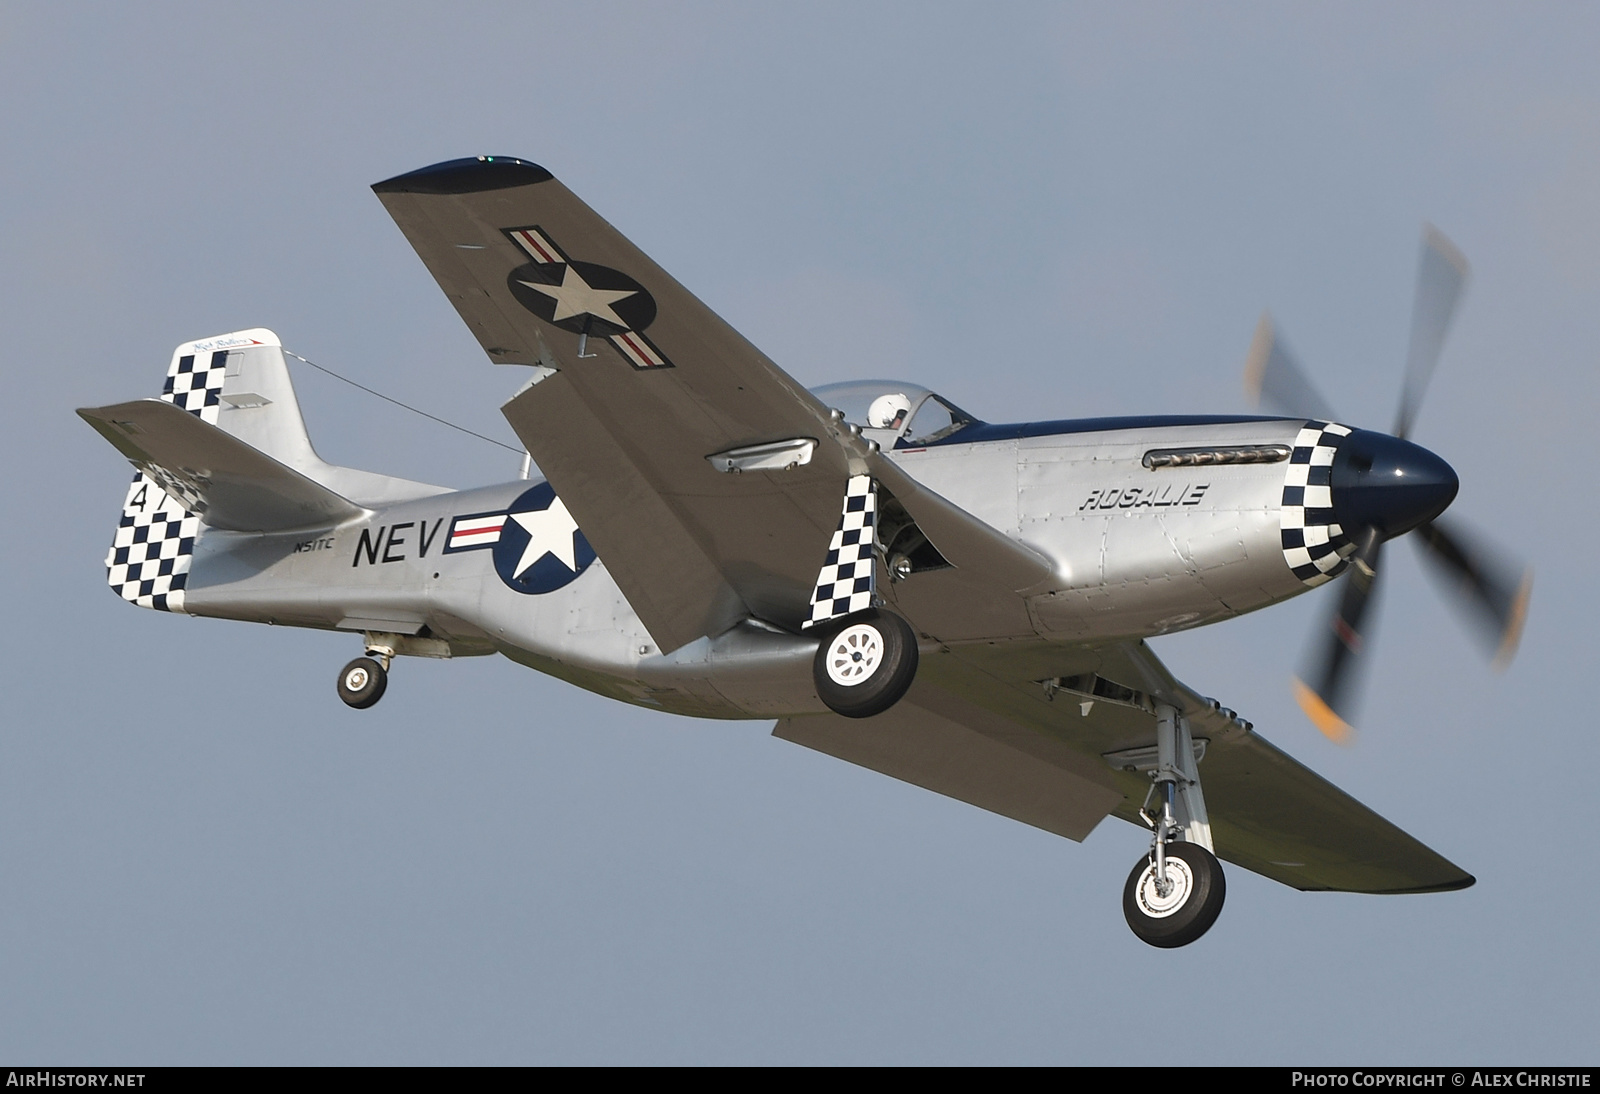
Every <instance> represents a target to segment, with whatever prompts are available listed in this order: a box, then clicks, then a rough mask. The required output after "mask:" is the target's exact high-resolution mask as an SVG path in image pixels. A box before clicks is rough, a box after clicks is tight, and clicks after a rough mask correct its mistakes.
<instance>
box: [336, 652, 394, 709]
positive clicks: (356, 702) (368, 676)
mask: <svg viewBox="0 0 1600 1094" xmlns="http://www.w3.org/2000/svg"><path fill="white" fill-rule="evenodd" d="M367 652H368V653H372V654H376V656H377V659H376V660H374V659H373V658H372V657H357V658H356V659H355V660H354V661H352V662H350V663H349V664H348V665H346V666H345V667H344V668H342V669H340V670H339V685H338V687H339V698H341V699H343V700H344V701H345V705H347V706H352V707H355V708H356V709H357V710H365V709H367V708H368V707H370V706H372V705H373V704H374V703H376V702H377V701H378V700H379V699H382V698H383V693H384V690H385V689H386V688H388V686H389V669H388V661H389V658H388V657H387V656H386V655H385V654H384V653H383V652H382V651H380V650H368V651H367Z"/></svg>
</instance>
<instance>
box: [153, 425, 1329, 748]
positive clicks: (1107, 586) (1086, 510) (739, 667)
mask: <svg viewBox="0 0 1600 1094" xmlns="http://www.w3.org/2000/svg"><path fill="white" fill-rule="evenodd" d="M1106 424H1107V425H1109V426H1112V427H1111V428H1088V429H1081V430H1080V429H1076V428H1075V429H1072V430H1070V431H1057V432H1046V433H1044V434H1043V435H1036V436H1027V435H1016V436H1009V437H1008V436H1005V435H1004V433H1005V432H1006V430H1005V427H985V430H984V431H985V433H987V434H988V436H986V437H984V438H983V439H978V440H975V441H971V442H964V443H949V442H946V443H942V444H937V445H934V446H932V447H928V448H921V449H904V448H902V449H899V450H892V451H891V455H892V458H893V459H894V460H895V462H896V463H897V464H898V465H899V466H900V467H902V468H903V469H904V470H905V471H906V472H907V473H909V474H910V475H911V476H913V477H914V478H915V479H917V480H918V481H919V482H921V483H922V484H924V485H925V486H927V487H928V488H930V489H932V490H934V491H936V492H937V493H939V494H941V495H942V496H944V497H945V498H946V499H948V500H949V501H951V502H953V503H955V504H956V505H958V506H960V507H961V508H963V509H965V510H966V511H968V512H969V513H971V514H973V515H975V516H977V517H979V518H980V519H982V520H983V521H985V522H986V523H988V524H989V525H991V526H992V527H994V528H996V529H998V530H1000V531H1001V532H1003V533H1005V534H1006V535H1007V536H1009V537H1012V538H1014V539H1016V540H1018V541H1020V542H1022V543H1024V544H1026V545H1027V546H1028V547H1030V548H1031V549H1033V550H1034V551H1036V552H1038V553H1039V554H1041V555H1043V556H1045V557H1046V558H1048V559H1049V560H1050V562H1051V563H1052V565H1053V568H1054V571H1055V579H1054V581H1053V582H1052V587H1050V588H1048V589H1045V590H1044V591H1041V592H1037V593H1035V594H1034V595H1032V596H1030V597H1029V598H1028V599H1027V602H1026V604H1027V614H1026V617H1025V618H1024V617H1022V616H1020V615H1016V614H1014V615H1012V616H1011V617H1009V620H1010V621H1001V622H997V624H996V625H995V629H996V633H994V634H986V635H984V636H983V641H986V642H1000V641H1003V642H1006V643H1007V644H1008V645H1009V646H1010V647H1011V648H1014V649H1018V650H1019V651H1020V649H1021V648H1023V647H1027V648H1029V649H1031V650H1033V651H1034V652H1035V653H1037V652H1038V651H1039V650H1040V649H1041V648H1048V647H1050V646H1052V645H1058V646H1061V647H1063V648H1066V647H1077V648H1082V647H1083V646H1084V645H1086V644H1097V643H1104V642H1107V641H1113V640H1119V639H1136V638H1144V637H1149V636H1152V635H1159V634H1165V633H1170V632H1173V631H1178V630H1183V629H1187V628H1191V627H1197V626H1201V625H1204V624H1207V623H1214V622H1217V621H1219V620H1222V619H1227V618H1231V617H1233V616H1237V615H1241V614H1243V613H1245V612H1248V611H1253V610H1255V609H1257V608H1262V607H1265V606H1266V605H1268V604H1273V603H1276V602H1278V601H1281V600H1285V599H1288V598H1289V597H1292V596H1294V595H1296V594H1298V593H1300V592H1303V591H1305V590H1306V588H1307V587H1308V586H1307V584H1305V583H1304V582H1302V581H1301V579H1300V578H1298V577H1296V576H1295V574H1294V573H1293V572H1292V571H1291V569H1290V565H1289V563H1288V562H1287V561H1286V559H1285V556H1284V551H1283V545H1282V544H1283V541H1282V534H1281V529H1280V512H1281V508H1282V498H1283V489H1284V482H1285V471H1286V464H1285V463H1284V462H1270V463H1242V464H1218V465H1210V466H1176V467H1172V466H1167V467H1157V468H1154V469H1152V468H1151V467H1149V466H1146V463H1147V461H1146V456H1147V454H1148V453H1150V452H1152V451H1155V450H1174V449H1176V450H1183V449H1206V448H1231V447H1236V446H1252V445H1255V446H1271V445H1281V446H1291V445H1292V444H1293V443H1294V440H1295V437H1296V435H1297V433H1298V432H1299V430H1300V429H1301V427H1302V424H1303V422H1302V421H1301V420H1298V419H1295V420H1248V421H1229V422H1206V423H1203V424H1180V425H1172V424H1165V423H1162V424H1154V425H1152V424H1132V425H1124V424H1122V423H1106ZM1080 425H1096V426H1098V425H1099V423H1080ZM1012 432H1013V433H1019V434H1026V433H1027V429H1026V428H1025V427H1020V428H1015V429H1013V430H1012ZM996 433H999V434H1001V435H1000V436H998V437H996V436H994V434H996ZM775 474H781V472H775ZM530 485H532V483H530V482H528V481H513V482H509V483H504V484H500V485H496V486H488V487H482V488H479V489H475V490H466V491H460V492H454V493H446V494H438V495H435V496H431V497H426V498H422V499H419V500H415V501H408V502H404V503H401V504H396V505H392V506H388V507H385V508H382V509H380V510H378V511H376V512H374V513H373V515H372V516H371V517H369V518H366V519H365V520H361V521H353V522H350V523H348V524H345V525H342V526H340V527H338V528H336V529H334V530H332V531H325V532H321V533H318V534H316V535H309V534H278V535H256V534H245V533H234V532H222V531H217V530H211V531H208V532H207V533H206V534H205V535H204V536H202V537H201V539H200V541H199V543H198V544H197V545H196V548H195V557H194V562H193V566H192V569H191V573H190V578H189V583H188V590H187V594H186V598H185V602H184V610H186V611H187V612H189V613H190V614H194V615H203V616H213V617H222V618H229V619H240V620H249V621H255V622H266V623H273V624H277V625H286V626H300V627H314V628H321V629H344V630H351V631H357V632H366V633H368V634H369V635H370V634H374V633H391V632H392V633H393V634H396V635H401V636H407V637H409V638H411V639H412V641H411V642H410V649H409V650H400V651H399V652H427V651H432V652H433V653H434V655H439V656H443V655H456V656H460V655H468V654H478V653H491V652H499V653H503V654H505V655H506V656H507V657H509V658H511V659H513V660H515V661H518V662H520V663H522V664H525V665H529V666H531V667H534V668H537V669H539V670H541V671H543V672H547V673H549V674H551V675H554V676H557V677H560V678H563V679H566V680H569V681H571V682H573V683H576V684H578V685H579V686H581V687H584V688H587V689H589V690H591V691H595V692H598V693H600V694H604V695H608V696H611V697H612V698H616V699H620V700H622V701H624V702H629V703H635V704H639V705H643V706H649V707H654V708H658V709H664V710H670V711H673V712H676V713H681V714H688V715H695V716H700V717H723V718H750V717H778V716H783V715H791V714H802V713H810V712H821V711H823V710H825V709H826V708H824V707H823V706H822V704H821V702H820V701H819V700H818V699H817V697H816V695H815V693H814V690H813V687H812V683H811V658H812V654H813V651H814V650H815V648H816V645H815V640H814V639H812V638H808V637H806V636H804V635H796V634H790V633H786V632H784V631H782V630H779V629H778V628H775V627H771V626H769V625H767V624H766V623H764V622H763V621H761V620H756V619H752V620H748V621H746V622H745V623H743V624H741V625H739V626H736V627H735V628H733V629H732V630H731V631H729V632H727V633H725V634H722V635H717V636H711V637H706V638H702V639H699V640H697V641H695V642H691V643H689V644H688V645H686V646H684V647H682V648H680V649H677V650H670V651H663V650H659V649H657V648H656V646H655V644H654V643H653V641H652V639H651V637H650V634H649V632H648V631H647V630H646V628H645V627H644V625H643V624H642V623H641V622H640V620H639V618H638V616H637V615H636V614H635V612H634V610H633V609H632V607H631V606H630V605H629V604H628V601H627V599H626V598H625V597H624V596H623V595H622V593H621V592H620V591H619V589H618V587H617V585H616V583H615V582H614V581H613V580H612V578H611V576H610V574H608V573H607V572H606V569H605V565H604V562H603V561H602V560H596V561H595V562H594V563H593V564H592V565H590V566H589V567H588V568H587V569H585V570H583V571H582V572H581V573H580V574H579V576H578V577H577V578H576V579H575V580H572V581H571V582H570V583H569V584H566V585H564V586H562V587H560V588H558V589H555V590H553V591H551V592H547V593H542V594H538V595H528V594H526V593H522V592H518V591H516V590H514V589H512V588H511V587H509V586H508V585H507V584H506V583H505V582H503V581H501V580H500V578H499V576H498V575H497V573H496V571H495V568H494V564H493V561H492V557H491V554H490V552H487V551H481V550H479V551H471V550H467V551H456V552H447V551H446V550H445V546H446V543H447V536H448V534H449V530H450V528H451V526H452V521H453V520H454V519H455V518H457V517H459V516H461V515H463V514H472V513H484V512H493V511H496V510H505V509H506V508H507V507H508V506H509V505H510V504H511V502H512V500H513V499H514V498H516V497H517V496H518V495H520V494H521V493H522V492H524V491H525V490H527V489H528V488H529V487H530ZM824 548H825V544H819V545H818V556H819V561H820V557H821V555H822V554H823V551H824ZM920 580H923V578H922V576H921V575H919V574H916V573H913V574H912V575H910V576H909V577H907V578H906V579H905V580H904V581H903V582H897V583H885V584H884V585H883V587H882V588H883V595H884V596H885V598H886V600H887V601H888V603H889V604H890V605H891V606H894V607H900V608H901V610H902V611H906V604H912V605H914V604H915V597H914V596H907V595H906V594H913V593H914V592H915V584H916V583H917V582H918V581H920ZM902 601H904V603H902ZM907 614H908V615H910V616H911V621H912V623H913V625H915V626H916V627H917V628H918V631H919V633H921V634H923V635H924V636H925V639H926V640H927V641H929V642H932V643H935V644H940V643H944V642H946V641H947V640H946V639H945V638H943V636H941V635H940V634H939V633H938V627H937V621H936V620H923V619H919V618H917V617H916V615H915V612H914V610H912V611H908V612H907ZM964 641H968V642H970V641H972V639H970V638H968V639H964Z"/></svg>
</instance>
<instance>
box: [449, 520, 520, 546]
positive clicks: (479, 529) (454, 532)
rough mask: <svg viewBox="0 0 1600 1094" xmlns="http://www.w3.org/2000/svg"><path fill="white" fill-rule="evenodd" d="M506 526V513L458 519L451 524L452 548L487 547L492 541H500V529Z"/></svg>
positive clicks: (450, 544)
mask: <svg viewBox="0 0 1600 1094" xmlns="http://www.w3.org/2000/svg"><path fill="white" fill-rule="evenodd" d="M505 526H506V515H505V514H504V513H500V514H498V515H496V516H492V517H468V518H467V519H465V520H462V519H459V518H458V519H457V520H456V522H455V523H454V524H452V525H450V543H449V546H450V548H451V550H460V549H461V548H463V547H487V546H488V545H489V544H491V543H499V542H500V529H502V528H504V527H505Z"/></svg>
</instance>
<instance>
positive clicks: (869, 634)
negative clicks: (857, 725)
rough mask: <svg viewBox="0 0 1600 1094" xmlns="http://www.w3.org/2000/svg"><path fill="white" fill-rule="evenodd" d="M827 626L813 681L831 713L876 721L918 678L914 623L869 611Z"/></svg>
mask: <svg viewBox="0 0 1600 1094" xmlns="http://www.w3.org/2000/svg"><path fill="white" fill-rule="evenodd" d="M826 628H827V629H825V630H823V634H822V643H821V645H819V646H818V647H817V655H816V657H814V658H813V659H812V662H811V678H812V682H813V683H815V684H816V687H817V697H818V698H820V699H821V700H822V701H823V702H824V703H826V704H827V706H828V709H829V710H831V711H833V712H834V713H835V714H842V715H844V716H845V717H846V718H870V717H871V716H872V715H874V714H882V713H883V712H884V711H886V710H888V709H889V708H890V707H892V706H894V705H895V703H897V702H899V701H900V697H901V696H902V695H904V694H905V693H906V690H907V689H908V688H910V687H911V681H912V680H913V679H914V678H915V677H916V675H917V636H916V634H915V633H914V632H913V631H912V630H911V625H910V624H909V623H907V622H906V621H905V620H904V619H901V618H900V617H899V616H898V615H895V614H894V613H893V612H886V611H880V610H878V609H877V608H869V609H868V610H867V611H864V612H856V613H855V614H854V615H847V616H845V617H844V618H843V619H839V620H835V621H834V622H832V623H831V624H827V625H826ZM819 629H821V628H819Z"/></svg>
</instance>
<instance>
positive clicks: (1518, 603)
mask: <svg viewBox="0 0 1600 1094" xmlns="http://www.w3.org/2000/svg"><path fill="white" fill-rule="evenodd" d="M1466 280H1467V260H1466V259H1465V258H1464V257H1462V254H1461V252H1460V251H1458V250H1456V248H1455V246H1454V245H1453V244H1452V243H1451V242H1450V241H1449V240H1448V239H1446V238H1445V237H1444V235H1443V233H1441V232H1440V231H1439V230H1438V229H1436V228H1434V227H1432V226H1431V225H1430V226H1427V227H1425V228H1424V229H1423V233H1422V262H1421V265H1420V267H1419V269H1418V271H1417V293H1416V298H1415V300H1414V301H1413V304H1412V311H1411V347H1410V350H1409V352H1408V353H1407V355H1406V371H1405V386H1404V387H1403V388H1402V389H1401V394H1400V407H1399V410H1398V412H1397V413H1396V415H1395V424H1394V433H1393V435H1389V434H1383V433H1375V432H1369V431H1367V430H1363V429H1357V430H1354V431H1352V432H1351V434H1350V435H1349V436H1348V437H1346V438H1344V441H1343V443H1342V444H1341V445H1340V446H1339V449H1338V452H1337V454H1336V455H1335V457H1334V461H1333V465H1332V468H1331V470H1330V472H1329V475H1328V485H1329V495H1330V497H1331V499H1332V507H1333V511H1334V515H1335V517H1336V518H1337V519H1338V522H1339V524H1340V526H1341V527H1342V528H1343V530H1344V534H1345V535H1346V536H1347V537H1348V538H1349V539H1350V540H1351V542H1353V543H1354V544H1355V550H1354V552H1353V554H1352V555H1351V556H1350V567H1349V572H1348V574H1347V575H1346V576H1345V579H1344V587H1343V589H1342V590H1341V594H1340V597H1339V602H1338V604H1337V606H1336V607H1335V609H1334V613H1333V617H1332V619H1331V620H1330V622H1329V626H1328V628H1327V629H1326V630H1325V631H1323V632H1322V634H1321V636H1320V637H1319V638H1316V639H1314V642H1313V651H1312V658H1311V661H1310V669H1309V671H1308V672H1307V673H1306V676H1305V679H1302V680H1296V681H1295V697H1296V698H1297V699H1298V700H1299V701H1300V706H1301V707H1302V708H1303V709H1304V710H1305V712H1306V714H1307V715H1308V716H1309V717H1310V718H1311V720H1312V722H1314V723H1315V724H1316V726H1317V728H1318V729H1320V730H1321V731H1322V732H1323V733H1324V734H1326V735H1327V736H1328V737H1330V738H1332V739H1333V740H1335V741H1339V742H1340V743H1346V742H1348V741H1349V739H1350V737H1351V733H1352V729H1351V724H1350V718H1351V716H1352V715H1351V711H1352V710H1353V708H1354V705H1355V703H1354V700H1355V696H1356V691H1357V685H1356V681H1357V679H1358V675H1359V668H1360V660H1361V654H1362V652H1363V647H1364V641H1363V635H1364V632H1363V630H1362V620H1363V619H1365V618H1366V616H1367V613H1368V609H1369V605H1370V603H1371V601H1372V598H1373V594H1374V591H1375V589H1376V588H1377V585H1378V578H1379V576H1380V574H1381V573H1382V567H1381V561H1382V556H1383V545H1384V544H1385V543H1387V542H1388V541H1389V540H1391V539H1394V538H1396V537H1397V536H1401V535H1404V534H1405V533H1407V532H1410V531H1413V530H1414V531H1416V532H1417V537H1416V542H1417V543H1419V544H1420V545H1421V547H1422V548H1423V552H1422V554H1423V557H1424V558H1425V559H1427V560H1428V561H1429V562H1430V563H1432V564H1434V565H1435V566H1437V567H1438V568H1439V570H1440V571H1441V572H1442V573H1443V574H1444V575H1445V577H1446V578H1447V580H1448V582H1449V585H1450V587H1451V588H1453V589H1454V590H1455V591H1456V594H1457V599H1458V600H1460V601H1461V602H1462V603H1464V604H1465V605H1466V607H1467V609H1468V613H1469V615H1470V616H1471V617H1472V619H1473V622H1474V623H1475V624H1476V625H1477V627H1478V629H1480V630H1481V631H1482V632H1483V633H1484V634H1486V635H1487V636H1488V637H1489V639H1490V640H1491V642H1492V643H1493V644H1494V646H1495V647H1496V653H1495V662H1496V666H1497V667H1503V666H1504V665H1505V664H1506V663H1508V662H1509V661H1510V659H1511V657H1512V656H1513V655H1514V654H1515V652H1516V648H1517V642H1518V640H1519V639H1520V638H1521V636H1522V623H1523V619H1524V618H1525V616H1526V614H1527V609H1528V595H1529V593H1530V591H1531V589H1532V576H1533V575H1532V572H1531V571H1529V570H1526V569H1524V568H1522V567H1520V566H1518V565H1516V564H1513V563H1511V562H1510V561H1509V560H1507V559H1506V558H1505V557H1504V556H1502V555H1500V554H1499V553H1498V552H1495V551H1493V550H1491V549H1490V548H1488V547H1487V546H1485V545H1484V544H1482V543H1481V542H1479V541H1478V540H1477V539H1476V538H1474V537H1471V536H1469V535H1468V534H1467V533H1465V532H1463V531H1462V530H1461V529H1460V527H1459V526H1458V525H1457V523H1456V522H1454V521H1451V522H1448V523H1447V522H1445V521H1444V520H1442V519H1441V518H1440V514H1441V513H1443V512H1444V510H1445V509H1446V508H1448V507H1449V505H1450V502H1451V501H1452V500H1454V498H1455V496H1456V489H1457V486H1458V485H1459V484H1458V482H1457V479H1456V475H1455V472H1454V471H1453V470H1451V468H1450V465H1449V464H1447V463H1445V462H1444V461H1443V460H1441V459H1440V458H1439V457H1438V456H1435V455H1434V454H1433V453H1432V452H1429V451H1428V450H1427V449H1425V448H1422V447H1420V446H1419V445H1415V444H1413V443H1411V441H1410V440H1408V439H1407V438H1408V437H1409V435H1410V433H1411V428H1412V426H1413V425H1414V424H1415V422H1416V417H1417V411H1418V409H1419V408H1420V407H1421V404H1422V396H1423V393H1424V392H1425V391H1426V390H1427V387H1428V381H1429V379H1431V378H1432V376H1433V370H1434V366H1435V365H1437V364H1438V362H1439V354H1440V351H1441V350H1443V348H1444V340H1445V335H1446V334H1447V333H1448V331H1449V329H1450V320H1451V318H1452V316H1454V314H1455V310H1456V303H1457V302H1458V301H1459V300H1460V298H1461V292H1462V289H1463V288H1465V286H1466ZM1245 389H1246V390H1247V391H1248V392H1249V393H1250V394H1251V396H1252V397H1253V398H1254V399H1255V400H1256V401H1258V402H1259V401H1261V400H1266V401H1267V402H1269V403H1271V404H1273V405H1275V406H1277V407H1278V408H1279V409H1280V410H1283V411H1286V412H1288V413H1290V414H1293V415H1296V416H1300V415H1304V416H1306V417H1308V418H1314V419H1318V420H1321V421H1325V422H1336V421H1338V420H1339V419H1338V416H1337V415H1336V414H1334V412H1333V409H1332V407H1331V406H1330V405H1329V403H1328V402H1327V401H1326V400H1325V399H1323V397H1322V396H1321V394H1319V393H1318V391H1317V390H1316V388H1315V387H1314V386H1313V385H1312V383H1311V381H1310V379H1308V378H1307V376H1306V374H1305V373H1304V372H1303V371H1302V370H1301V369H1300V367H1299V365H1298V364H1296V362H1295V359H1294V356H1293V355H1292V354H1291V353H1290V352H1289V349H1288V347H1287V346H1286V345H1284V343H1283V341H1282V339H1280V338H1279V337H1278V335H1277V332H1276V331H1275V330H1274V329H1273V325H1272V321H1271V319H1270V318H1268V317H1267V316H1265V315H1263V316H1262V317H1261V324H1260V325H1259V326H1258V327H1257V328H1256V335H1255V340H1254V341H1253V342H1252V343H1251V346H1250V355H1249V357H1248V358H1247V359H1246V361H1245Z"/></svg>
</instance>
